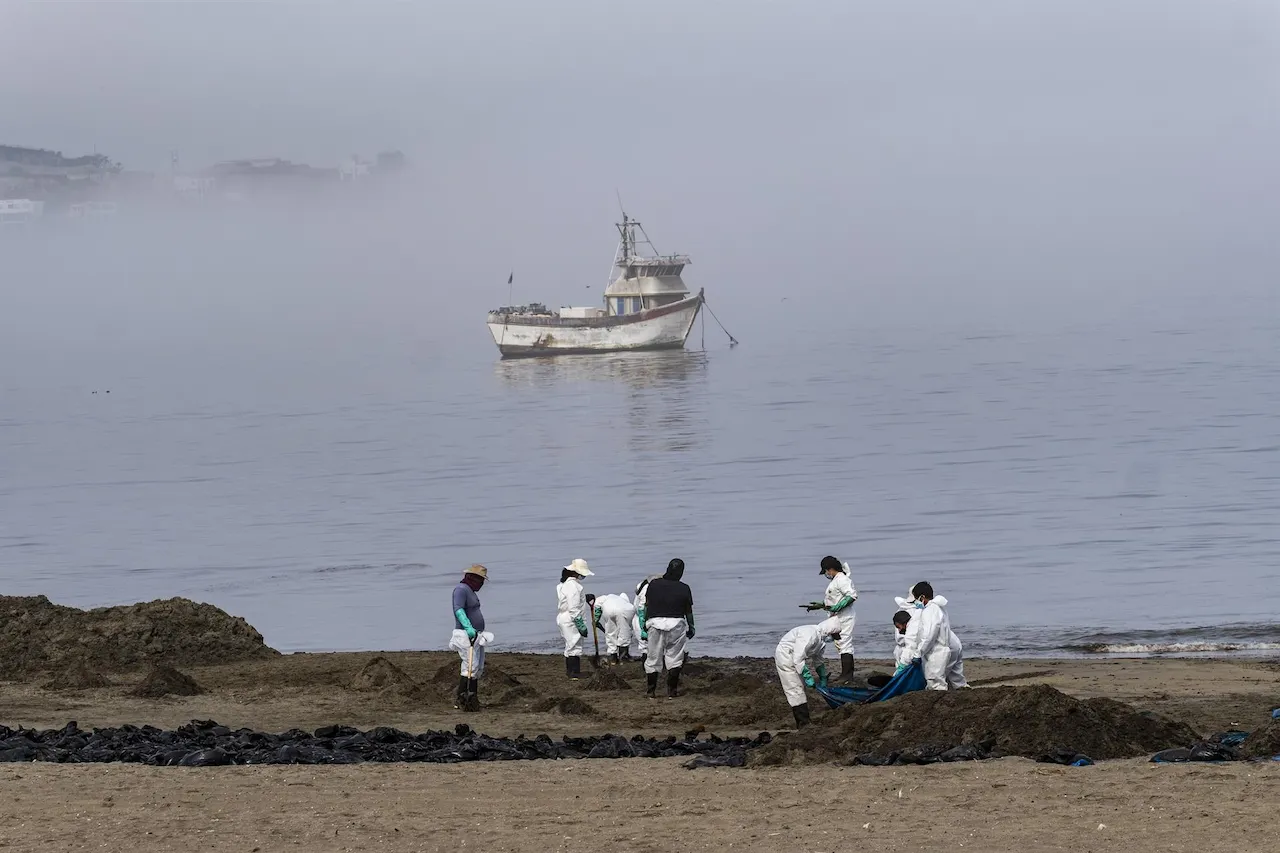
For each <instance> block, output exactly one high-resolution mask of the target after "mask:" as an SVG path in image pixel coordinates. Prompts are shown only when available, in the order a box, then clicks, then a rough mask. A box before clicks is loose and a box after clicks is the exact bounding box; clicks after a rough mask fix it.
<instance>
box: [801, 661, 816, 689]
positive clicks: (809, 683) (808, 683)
mask: <svg viewBox="0 0 1280 853" xmlns="http://www.w3.org/2000/svg"><path fill="white" fill-rule="evenodd" d="M800 677H801V678H803V679H804V684H805V687H813V686H814V682H813V673H811V672H810V671H809V667H808V665H805V666H804V667H803V668H802V669H801V670H800Z"/></svg>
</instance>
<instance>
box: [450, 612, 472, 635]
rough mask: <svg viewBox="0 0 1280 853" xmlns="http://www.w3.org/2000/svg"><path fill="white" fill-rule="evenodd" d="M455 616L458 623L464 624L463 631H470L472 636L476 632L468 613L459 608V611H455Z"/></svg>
mask: <svg viewBox="0 0 1280 853" xmlns="http://www.w3.org/2000/svg"><path fill="white" fill-rule="evenodd" d="M453 615H454V616H455V617H457V619H458V622H460V623H461V624H462V630H464V631H469V632H470V633H472V634H474V633H475V632H476V629H475V628H473V627H471V620H470V619H468V618H467V611H465V610H463V609H462V608H461V607H459V608H458V609H457V610H455V611H453Z"/></svg>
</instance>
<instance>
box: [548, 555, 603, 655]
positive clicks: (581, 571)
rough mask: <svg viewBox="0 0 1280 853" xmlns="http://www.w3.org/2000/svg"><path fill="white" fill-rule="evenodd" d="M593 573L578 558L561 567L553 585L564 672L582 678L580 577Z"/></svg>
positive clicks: (583, 626)
mask: <svg viewBox="0 0 1280 853" xmlns="http://www.w3.org/2000/svg"><path fill="white" fill-rule="evenodd" d="M593 574H595V573H594V572H592V571H591V569H590V568H589V567H588V566H587V561H586V560H584V559H582V558H581V557H578V558H576V559H575V560H574V561H573V562H572V563H570V564H569V565H567V566H565V567H564V568H563V569H562V570H561V572H560V583H559V584H557V585H556V625H557V626H559V628H560V636H561V637H563V638H564V674H565V675H567V676H569V677H570V678H572V679H578V678H581V677H582V639H583V638H584V637H586V636H587V599H586V595H585V594H584V593H583V591H582V579H583V578H589V577H591V576H592V575H593Z"/></svg>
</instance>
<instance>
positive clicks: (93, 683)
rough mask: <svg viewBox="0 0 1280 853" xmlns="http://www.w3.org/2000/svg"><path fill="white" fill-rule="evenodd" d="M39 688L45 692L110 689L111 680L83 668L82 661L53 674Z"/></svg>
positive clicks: (94, 671)
mask: <svg viewBox="0 0 1280 853" xmlns="http://www.w3.org/2000/svg"><path fill="white" fill-rule="evenodd" d="M40 686H41V687H43V688H44V689H45V690H90V689H92V688H95V687H110V686H111V679H109V678H107V677H106V676H105V675H103V674H102V673H101V672H98V671H97V670H96V669H90V668H89V667H87V666H85V664H84V661H76V662H74V663H71V664H69V665H67V666H65V667H63V668H62V669H60V670H58V671H57V672H55V673H53V675H52V676H50V677H49V678H48V679H46V680H45V681H44V682H43V683H42V684H41V685H40Z"/></svg>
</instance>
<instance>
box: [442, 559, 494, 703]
mask: <svg viewBox="0 0 1280 853" xmlns="http://www.w3.org/2000/svg"><path fill="white" fill-rule="evenodd" d="M488 579H489V570H488V569H486V568H485V567H484V566H482V565H480V564H479V563H476V564H475V565H473V566H471V568H469V569H467V570H466V571H465V572H464V573H463V575H462V580H460V581H458V585H457V586H455V587H454V588H453V634H452V636H451V637H450V638H449V648H451V649H453V650H454V651H456V652H457V653H458V655H459V656H460V657H461V658H462V672H461V675H460V676H459V677H458V693H457V696H456V698H455V700H454V703H453V707H455V708H458V709H460V710H463V711H479V710H480V695H479V694H480V676H481V675H482V674H483V673H484V648H485V646H486V645H488V644H489V643H492V642H493V634H492V633H490V632H489V631H486V630H485V629H484V614H483V613H481V612H480V596H479V595H477V593H478V592H480V587H482V586H484V582H485V581H486V580H488Z"/></svg>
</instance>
